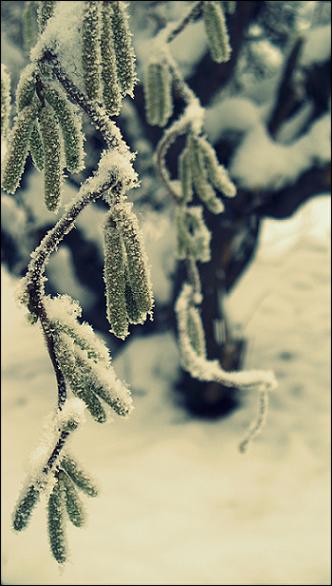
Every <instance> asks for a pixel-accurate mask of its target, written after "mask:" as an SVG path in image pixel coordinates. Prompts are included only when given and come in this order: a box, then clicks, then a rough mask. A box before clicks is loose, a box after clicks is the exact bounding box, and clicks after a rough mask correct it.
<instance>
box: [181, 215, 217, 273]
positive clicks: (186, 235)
mask: <svg viewBox="0 0 332 586" xmlns="http://www.w3.org/2000/svg"><path fill="white" fill-rule="evenodd" d="M176 226H177V256H178V258H179V259H185V258H190V257H191V258H193V259H195V260H200V261H201V262H208V261H209V260H210V240H211V234H210V232H209V230H208V228H207V227H206V225H205V222H204V218H203V208H202V207H201V206H192V207H189V208H187V207H182V206H179V207H178V208H177V211H176Z"/></svg>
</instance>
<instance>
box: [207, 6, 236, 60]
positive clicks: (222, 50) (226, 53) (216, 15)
mask: <svg viewBox="0 0 332 586" xmlns="http://www.w3.org/2000/svg"><path fill="white" fill-rule="evenodd" d="M203 17H204V26H205V32H206V36H207V41H208V45H209V49H210V53H211V56H212V59H213V60H214V61H216V62H217V63H224V62H225V61H228V60H229V59H230V56H231V47H230V44H229V37H228V32H227V27H226V21H225V16H224V13H223V9H222V6H221V2H203Z"/></svg>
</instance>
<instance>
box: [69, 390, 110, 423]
mask: <svg viewBox="0 0 332 586" xmlns="http://www.w3.org/2000/svg"><path fill="white" fill-rule="evenodd" d="M73 392H74V394H75V395H76V396H77V397H78V398H79V399H82V401H84V403H85V404H86V406H87V409H88V410H89V412H90V414H91V416H92V417H93V419H94V420H95V421H96V422H97V423H105V421H107V415H106V412H105V409H104V408H103V406H102V404H101V402H100V401H99V399H98V397H97V396H96V395H95V393H94V392H93V391H91V390H87V389H80V390H79V391H77V390H75V389H74V388H73Z"/></svg>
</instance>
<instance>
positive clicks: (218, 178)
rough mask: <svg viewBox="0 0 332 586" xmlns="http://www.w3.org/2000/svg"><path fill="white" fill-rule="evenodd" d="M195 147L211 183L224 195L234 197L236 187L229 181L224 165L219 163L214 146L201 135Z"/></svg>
mask: <svg viewBox="0 0 332 586" xmlns="http://www.w3.org/2000/svg"><path fill="white" fill-rule="evenodd" d="M197 148H198V149H199V150H200V152H201V156H202V158H203V160H204V163H205V165H206V170H207V175H208V178H209V180H210V181H211V183H212V185H213V186H214V187H215V188H216V189H218V191H220V192H221V193H223V194H224V195H227V196H228V197H234V195H236V187H235V185H234V183H233V182H232V181H231V179H230V177H229V175H228V173H227V171H226V169H225V167H223V166H222V165H220V163H219V161H218V159H217V155H216V153H215V150H214V148H213V147H212V146H211V145H210V144H209V143H208V141H207V140H205V138H202V137H199V138H198V139H197Z"/></svg>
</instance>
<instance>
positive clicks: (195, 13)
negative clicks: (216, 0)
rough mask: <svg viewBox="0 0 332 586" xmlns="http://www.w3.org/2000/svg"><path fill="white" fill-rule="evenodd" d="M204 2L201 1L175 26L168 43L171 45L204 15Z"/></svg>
mask: <svg viewBox="0 0 332 586" xmlns="http://www.w3.org/2000/svg"><path fill="white" fill-rule="evenodd" d="M202 8H203V2H202V1H199V2H196V3H195V4H194V6H193V7H192V8H191V9H190V10H189V12H188V13H187V14H186V15H185V16H184V17H183V18H182V19H181V20H180V21H179V22H178V23H177V24H175V25H174V28H173V29H172V30H171V31H170V32H169V33H168V35H167V37H166V43H171V42H172V41H174V39H175V38H176V37H177V36H178V35H179V34H180V33H181V32H182V31H183V30H184V29H185V28H186V26H187V25H188V24H190V23H192V22H194V21H195V20H197V19H198V18H199V17H200V16H201V14H202Z"/></svg>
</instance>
